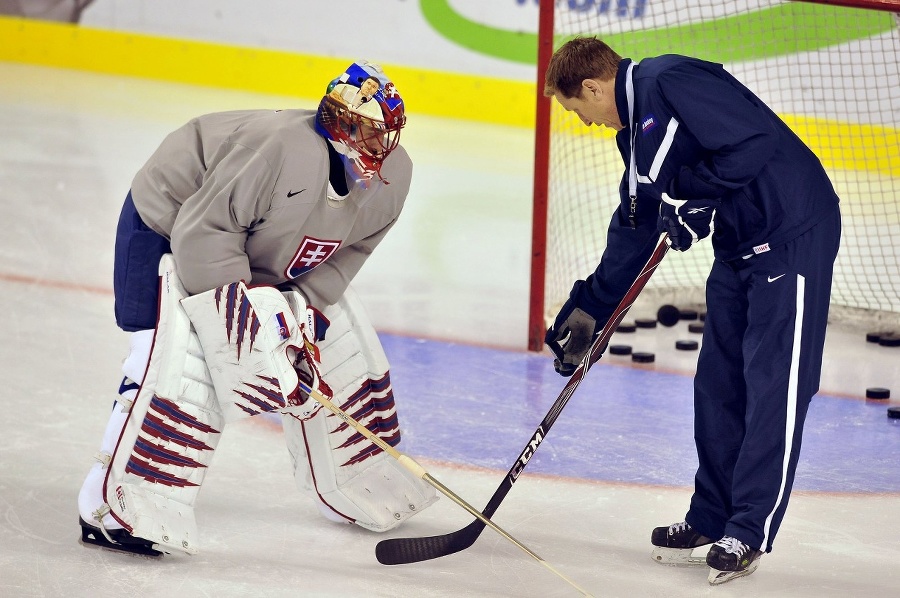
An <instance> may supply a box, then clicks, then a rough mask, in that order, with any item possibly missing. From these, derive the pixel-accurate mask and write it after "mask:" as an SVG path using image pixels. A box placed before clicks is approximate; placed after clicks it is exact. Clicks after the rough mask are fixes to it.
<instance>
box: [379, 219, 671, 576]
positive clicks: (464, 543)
mask: <svg viewBox="0 0 900 598" xmlns="http://www.w3.org/2000/svg"><path fill="white" fill-rule="evenodd" d="M668 249H669V245H668V242H667V236H666V235H665V234H661V235H660V237H659V241H658V242H657V245H656V248H655V249H654V250H653V253H652V254H651V255H650V258H649V259H648V260H647V263H646V264H645V265H644V267H643V269H642V270H641V272H640V274H638V276H637V277H636V278H635V280H634V282H633V283H632V285H631V287H630V288H629V289H628V291H626V293H625V296H624V297H623V298H622V300H621V301H620V302H619V305H618V306H617V307H616V309H615V311H613V313H612V315H611V316H610V318H609V320H608V321H607V322H606V324H605V325H604V327H603V329H602V330H601V331H600V333H599V334H598V335H597V338H596V339H594V342H593V343H592V344H591V347H590V349H589V350H588V352H587V354H586V355H585V357H584V359H583V360H582V362H581V364H579V366H578V368H576V370H575V372H574V373H573V374H572V377H571V378H569V381H568V382H567V383H566V386H565V387H564V388H563V390H562V392H561V393H560V394H559V397H558V398H557V399H556V401H555V402H554V403H553V405H552V406H551V407H550V410H549V411H548V413H547V415H546V416H544V419H543V421H541V423H540V425H539V426H538V428H537V430H536V431H535V433H534V434H533V435H532V436H531V439H530V440H529V442H528V444H527V445H526V446H525V449H524V450H523V451H522V452H521V453H520V454H519V458H518V459H516V462H515V463H514V464H513V466H512V467H511V468H510V470H509V472H507V474H506V477H505V478H504V480H503V482H502V483H501V484H500V486H499V487H498V488H497V490H496V491H495V492H494V495H493V496H492V497H491V499H490V500H489V501H488V504H487V506H485V508H484V510H483V511H482V512H481V513H482V515H484V516H485V517H491V516H493V514H494V513H495V512H496V511H497V509H498V508H499V507H500V504H501V503H502V502H503V499H504V498H506V495H507V494H508V493H509V491H510V489H512V486H513V484H515V482H516V479H518V477H519V475H520V474H521V473H522V471H523V470H524V469H525V466H526V465H527V464H528V461H529V460H530V459H531V457H532V456H534V453H535V451H536V450H537V448H538V446H539V445H540V443H541V442H542V441H543V439H544V437H545V436H546V435H547V432H548V431H549V430H550V428H551V427H552V426H553V423H554V422H555V421H556V419H557V418H558V417H559V414H560V413H561V412H562V410H563V408H564V407H565V406H566V404H567V403H568V402H569V399H570V398H571V397H572V394H573V393H574V392H575V389H576V388H578V386H579V385H580V384H581V381H582V380H583V379H584V376H585V374H586V373H587V370H588V369H589V368H590V367H591V365H593V364H594V363H595V362H596V361H597V360H598V359H600V357H601V355H602V354H603V351H604V350H605V349H606V346H607V344H608V343H609V340H610V338H611V337H612V335H613V333H614V332H615V331H616V328H617V327H618V326H619V324H620V323H621V322H622V319H623V318H624V317H625V314H626V313H627V312H628V310H629V309H630V308H631V306H632V305H633V304H634V301H635V300H636V299H637V297H638V295H640V293H641V291H642V290H643V289H644V286H645V285H646V284H647V281H648V280H649V279H650V276H651V275H652V274H653V272H654V271H655V270H656V268H657V267H658V266H659V264H660V262H661V261H662V259H663V257H664V256H665V254H666V252H667V251H668ZM482 531H484V525H483V524H482V523H481V519H480V518H479V519H476V520H475V521H473V522H472V523H470V524H469V525H468V526H466V527H465V528H463V529H461V530H457V531H455V532H451V533H449V534H444V535H443V536H430V537H427V538H392V539H388V540H382V541H381V542H379V543H378V546H377V547H376V554H379V560H382V562H390V563H392V564H399V563H403V562H407V563H408V562H418V561H425V560H429V559H434V558H438V557H441V556H446V555H448V554H453V553H454V552H459V551H461V550H465V549H466V548H468V547H469V546H471V545H472V544H473V543H474V542H475V540H477V539H478V536H479V535H480V534H481V532H482Z"/></svg>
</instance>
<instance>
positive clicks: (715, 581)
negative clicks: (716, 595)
mask: <svg viewBox="0 0 900 598" xmlns="http://www.w3.org/2000/svg"><path fill="white" fill-rule="evenodd" d="M757 567H759V559H756V560H755V561H753V562H752V563H750V564H749V565H747V568H746V569H744V570H743V571H719V570H718V569H713V568H712V567H710V569H709V577H708V581H709V585H711V586H718V585H721V584H723V583H725V582H728V581H731V580H732V579H737V578H738V577H744V576H746V575H750V574H751V573H753V572H754V571H756V568H757Z"/></svg>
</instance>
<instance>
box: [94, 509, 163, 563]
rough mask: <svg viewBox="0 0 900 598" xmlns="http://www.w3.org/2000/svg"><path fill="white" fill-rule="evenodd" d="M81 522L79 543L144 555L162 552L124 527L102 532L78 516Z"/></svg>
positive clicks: (150, 555) (157, 555) (155, 554)
mask: <svg viewBox="0 0 900 598" xmlns="http://www.w3.org/2000/svg"><path fill="white" fill-rule="evenodd" d="M78 522H79V523H80V524H81V543H82V544H85V545H88V544H89V545H91V546H99V547H100V548H105V549H107V550H114V551H116V552H126V553H129V554H135V555H138V556H145V557H154V558H155V557H160V556H162V555H163V553H162V552H161V551H159V550H157V549H156V548H154V544H153V542H151V541H150V540H144V539H143V538H135V537H134V536H132V535H131V534H129V533H128V532H126V531H125V530H124V529H113V530H106V533H104V531H103V530H101V529H100V528H99V527H95V526H93V525H91V524H90V523H88V522H86V521H85V520H84V519H82V518H81V517H79V518H78Z"/></svg>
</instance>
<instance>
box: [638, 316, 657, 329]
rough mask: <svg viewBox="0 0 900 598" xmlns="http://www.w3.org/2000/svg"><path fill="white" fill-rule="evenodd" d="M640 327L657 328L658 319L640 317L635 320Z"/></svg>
mask: <svg viewBox="0 0 900 598" xmlns="http://www.w3.org/2000/svg"><path fill="white" fill-rule="evenodd" d="M634 325H635V326H637V327H638V328H656V320H654V319H653V318H638V319H636V320H635V321H634Z"/></svg>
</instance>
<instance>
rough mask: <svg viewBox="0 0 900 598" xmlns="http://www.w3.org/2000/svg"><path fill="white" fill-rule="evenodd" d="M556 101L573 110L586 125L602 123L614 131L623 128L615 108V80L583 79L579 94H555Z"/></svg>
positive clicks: (569, 110)
mask: <svg viewBox="0 0 900 598" xmlns="http://www.w3.org/2000/svg"><path fill="white" fill-rule="evenodd" d="M554 97H556V101H557V102H559V105H560V106H562V107H563V108H564V109H565V110H566V111H568V112H574V113H575V114H576V115H577V116H578V118H580V119H581V122H583V123H584V124H585V125H587V126H591V125H592V124H596V125H604V126H606V127H609V128H611V129H614V130H616V131H621V130H622V129H624V128H625V126H624V125H623V124H622V122H621V121H620V120H619V111H618V110H617V109H616V94H615V80H610V81H598V80H597V79H585V80H584V81H582V83H581V95H579V96H577V97H572V98H565V97H563V96H562V94H559V93H557V94H555V96H554Z"/></svg>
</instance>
